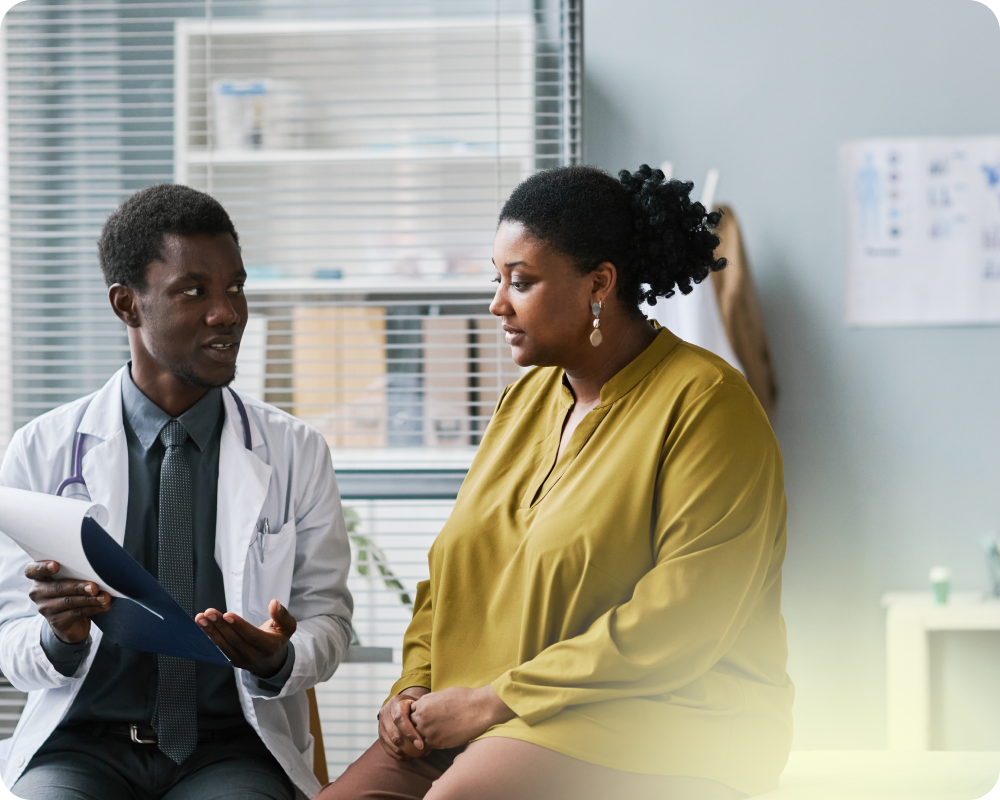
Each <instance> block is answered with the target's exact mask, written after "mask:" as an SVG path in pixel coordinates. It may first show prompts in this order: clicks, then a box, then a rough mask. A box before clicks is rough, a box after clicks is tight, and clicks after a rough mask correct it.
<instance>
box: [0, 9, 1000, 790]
mask: <svg viewBox="0 0 1000 800" xmlns="http://www.w3.org/2000/svg"><path fill="white" fill-rule="evenodd" d="M2 33H3V39H2V44H3V48H4V49H3V57H2V59H0V69H2V70H3V85H4V86H5V87H6V92H5V93H3V106H2V108H0V115H2V116H0V202H2V203H3V207H2V210H0V213H2V219H0V446H3V445H5V444H6V442H7V441H8V440H9V437H10V434H11V433H12V431H13V430H15V429H16V428H18V427H20V426H21V425H23V424H24V423H25V422H26V421H28V420H30V419H32V418H33V417H34V416H36V415H38V414H40V413H43V412H44V411H46V410H48V409H50V408H53V407H55V406H56V405H58V404H60V403H63V402H66V401H68V400H71V399H74V398H76V397H78V396H80V395H82V394H85V393H88V392H91V391H94V390H95V389H96V388H98V387H99V386H101V385H102V384H103V383H104V382H105V381H106V380H107V378H108V377H109V376H110V375H111V374H112V373H113V372H114V371H115V370H116V369H117V368H118V367H119V366H120V365H121V364H122V363H123V362H124V361H125V360H126V359H127V345H126V339H125V335H124V332H123V330H122V328H121V325H120V324H119V323H118V322H117V321H116V320H115V318H114V316H113V315H112V314H111V312H110V309H109V308H108V305H107V301H106V290H105V288H104V285H103V281H102V279H101V275H100V270H99V267H98V264H97V254H96V246H95V243H96V239H97V236H98V235H99V232H100V228H101V225H102V224H103V221H104V219H105V218H106V217H107V215H108V214H109V213H110V212H111V211H112V210H113V209H114V208H115V207H116V206H117V204H118V203H120V202H121V201H122V200H123V199H124V198H125V197H126V196H128V195H129V194H131V193H132V192H134V191H137V190H138V189H141V188H143V187H145V186H148V185H151V184H154V183H159V182H163V181H178V182H183V183H187V184H189V185H191V186H194V187H196V188H199V189H203V190H205V191H208V192H210V193H211V194H213V195H214V196H216V197H217V198H218V199H219V200H220V201H221V202H222V203H223V204H224V205H225V206H226V208H227V209H228V211H229V212H230V214H231V215H232V217H233V219H234V222H235V224H236V227H237V230H238V231H239V233H240V236H241V242H242V245H243V256H244V261H245V263H246V266H247V271H248V274H249V279H248V282H247V286H246V290H247V294H248V296H249V299H250V307H251V322H250V324H249V325H248V328H247V331H246V334H245V338H244V342H243V345H242V348H241V354H240V375H239V377H238V379H237V383H236V389H237V391H240V392H242V393H246V394H248V395H252V396H256V397H260V398H262V399H264V400H266V401H267V402H270V403H274V404H276V405H278V406H280V407H282V408H284V409H286V410H287V411H289V412H290V413H293V414H295V415H297V416H299V417H302V418H304V419H306V420H308V421H309V422H310V423H312V424H313V425H315V426H316V427H317V428H319V429H320V430H321V431H322V433H323V434H324V436H325V437H326V439H327V441H328V442H329V444H330V447H331V452H332V457H333V460H334V466H335V468H336V469H337V473H338V478H339V480H340V484H341V490H342V493H343V495H344V503H345V506H346V507H347V508H348V509H349V513H348V522H349V528H350V529H351V533H352V541H353V544H354V548H355V564H356V567H355V569H354V572H353V574H352V579H351V588H352V591H354V593H355V598H356V602H357V618H356V627H357V631H358V645H359V648H357V649H356V652H357V653H358V658H357V660H356V661H355V662H352V663H348V664H345V665H343V666H342V668H341V669H340V671H338V673H337V675H336V676H335V677H334V678H333V679H332V680H331V681H329V682H328V683H327V684H325V685H323V686H321V687H319V690H318V695H319V698H320V709H321V717H322V721H323V732H324V739H325V741H326V750H327V759H328V762H329V767H330V772H331V775H336V774H339V772H340V771H342V769H343V768H344V767H345V766H346V764H348V763H350V762H351V761H352V760H353V759H354V758H355V757H356V756H357V755H358V754H360V752H361V751H362V750H363V749H365V748H366V747H367V746H368V745H369V744H370V743H371V741H372V740H373V738H374V736H375V725H374V710H375V709H376V708H377V707H378V706H379V705H380V704H381V702H382V699H383V697H384V694H385V692H386V691H387V690H388V688H389V687H390V686H391V684H392V682H393V680H394V678H395V677H396V676H397V675H398V669H399V668H398V663H399V660H400V652H399V646H400V643H401V637H402V632H403V630H404V629H405V626H406V622H407V620H408V616H409V605H410V603H411V601H412V598H413V590H414V587H415V584H416V582H417V581H418V580H421V579H422V578H423V577H424V576H425V573H426V561H425V555H426V550H427V548H428V547H429V545H430V543H431V542H432V541H433V537H434V535H435V534H436V532H437V530H438V529H439V528H440V526H441V524H442V522H443V520H444V519H445V518H446V517H447V514H448V512H449V510H450V507H451V502H452V499H453V497H454V494H455V492H456V491H457V487H458V485H459V484H460V482H461V479H462V476H463V475H464V472H465V470H466V469H467V467H468V464H469V463H470V462H471V459H472V456H473V455H474V453H475V448H476V445H477V444H478V441H479V437H480V435H481V432H482V430H483V429H484V428H485V425H486V424H487V422H488V420H489V416H490V414H491V413H492V409H493V405H494V404H495V402H496V399H497V396H498V393H499V391H500V390H501V389H502V387H503V386H505V385H506V384H508V383H510V382H512V381H513V380H516V378H517V377H518V374H519V371H518V369H517V367H516V366H515V365H514V364H513V363H512V362H511V361H510V358H509V352H508V349H507V348H506V346H505V345H504V344H503V340H502V337H501V336H500V333H501V332H500V330H499V328H498V324H497V321H496V320H495V319H494V318H493V317H492V316H491V315H490V314H489V312H488V308H487V306H488V303H489V300H490V298H491V297H492V284H491V283H490V281H491V279H492V277H493V269H492V265H491V263H490V254H491V248H492V237H493V231H494V227H495V220H496V215H497V212H498V211H499V208H500V206H501V205H502V204H503V202H504V200H505V199H506V197H507V195H508V194H509V193H510V191H511V189H512V188H513V187H514V186H515V185H516V184H517V183H518V182H519V181H520V180H522V179H523V178H525V177H527V176H528V175H530V174H531V173H532V172H534V171H536V170H539V169H544V168H548V167H552V166H558V165H562V164H571V163H589V164H594V165H597V166H599V167H602V168H605V169H607V170H609V171H611V172H617V170H619V169H622V168H626V167H627V168H629V169H635V168H636V167H637V166H638V165H639V164H641V163H649V164H652V165H654V166H655V165H658V164H660V163H661V162H664V161H669V162H670V163H671V164H672V166H673V170H674V176H675V177H678V178H682V179H685V180H688V179H690V180H693V181H694V182H695V184H696V185H695V196H700V195H701V193H702V192H704V191H705V189H706V188H710V187H706V185H705V184H706V183H707V182H711V181H709V180H708V179H707V178H706V176H707V175H709V170H712V169H714V170H717V176H718V185H717V190H716V191H715V193H714V196H715V199H716V200H717V201H719V202H725V203H726V204H727V205H728V206H730V207H731V208H732V209H733V210H734V212H735V214H736V215H737V217H738V219H739V222H740V230H741V235H742V241H743V245H744V247H745V251H746V256H747V260H748V262H749V263H751V264H752V267H753V274H754V281H755V284H756V295H757V297H759V303H760V309H761V316H762V321H763V326H764V328H766V331H767V340H768V342H769V345H770V354H771V359H772V362H773V373H774V375H775V376H776V378H777V385H778V386H779V387H780V391H779V395H778V399H777V404H776V406H775V410H774V414H773V423H774V427H775V430H776V433H777V435H778V439H779V441H780V443H781V446H782V449H783V452H784V457H785V467H786V490H787V494H788V500H789V519H788V531H789V537H788V541H789V548H788V555H787V559H786V568H785V595H784V614H785V619H786V621H787V624H788V634H789V647H790V660H789V672H790V674H791V676H792V678H793V680H794V681H795V683H796V685H797V690H798V694H797V699H796V706H795V726H796V732H795V747H796V748H799V749H880V748H884V747H886V746H887V744H888V743H889V738H888V733H887V715H886V706H887V696H888V685H887V677H886V668H887V664H886V609H885V608H884V607H883V605H882V602H881V601H882V598H883V596H884V595H885V594H886V593H887V592H898V591H923V592H929V590H930V584H929V582H928V570H929V569H930V568H931V567H933V566H936V565H948V566H950V567H951V570H952V584H953V591H954V595H955V597H956V598H957V597H958V596H959V595H960V594H961V593H962V592H972V593H980V594H982V593H987V594H988V593H989V592H990V591H991V590H992V582H991V578H990V574H989V572H988V569H987V561H986V559H985V557H984V554H983V550H982V547H981V544H980V541H979V538H980V536H981V535H982V534H985V533H988V532H990V531H993V530H996V529H1000V498H998V493H997V491H996V486H997V484H998V482H1000V450H998V445H1000V413H998V410H997V409H998V399H997V398H1000V371H998V369H997V363H998V360H1000V328H997V327H996V325H995V324H976V325H934V326H919V325H909V326H905V325H902V326H900V325H897V326H891V327H858V326H853V325H848V324H847V323H846V321H845V320H846V316H845V286H846V284H845V281H846V278H845V274H846V270H845V262H846V258H847V222H846V214H845V207H846V203H845V193H844V191H843V187H842V185H841V179H840V172H839V169H840V167H839V162H838V148H839V147H840V146H841V145H842V144H844V143H845V142H847V141H850V140H856V139H867V138H871V137H921V136H971V135H998V136H1000V104H998V103H997V102H996V97H997V94H996V92H997V89H996V87H997V86H998V85H1000V83H998V79H1000V25H998V23H997V20H996V18H995V17H994V16H993V14H992V13H991V12H990V11H989V10H988V9H987V8H986V7H985V6H982V5H980V4H978V3H975V2H972V0H840V1H839V2H837V3H835V4H834V3H826V4H823V3H802V2H793V0H762V2H758V3H753V4H748V3H743V2H739V1H738V0H717V1H716V2H714V3H712V4H704V3H690V2H687V3H682V2H675V0H616V1H615V2H610V0H585V2H584V1H583V0H417V1H415V2H406V1H405V0H368V1H367V2H360V1H359V0H198V1H197V2H196V1H195V0H186V2H173V3H169V2H159V0H132V2H128V1H127V0H25V2H22V3H20V4H19V5H17V6H16V7H15V8H14V9H13V10H12V11H11V12H9V13H8V14H7V16H6V17H5V18H4V22H3V27H2ZM737 349H738V348H737ZM963 596H964V595H963ZM928 642H929V650H928V658H929V677H928V680H929V684H930V688H929V699H928V703H929V707H930V712H929V713H930V718H929V723H928V725H929V730H928V741H927V746H929V747H931V748H933V749H952V750H985V749H994V750H996V749H1000V686H998V685H997V682H996V680H995V677H994V676H995V672H996V670H995V665H996V664H997V663H998V662H1000V632H998V631H978V632H970V631H966V630H953V631H946V632H935V633H931V634H930V635H929V637H928ZM386 659H391V660H393V661H395V663H390V662H389V661H387V660H386ZM0 694H2V695H3V697H2V699H0V703H5V704H6V705H5V706H4V707H3V708H0V724H6V725H7V726H8V727H7V730H8V731H9V730H10V729H11V726H12V724H13V723H14V722H15V721H16V718H17V715H18V713H19V704H20V702H21V700H20V699H19V696H18V695H17V693H15V692H12V691H10V690H6V694H3V692H0Z"/></svg>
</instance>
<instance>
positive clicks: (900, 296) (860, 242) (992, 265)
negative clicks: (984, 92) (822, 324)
mask: <svg viewBox="0 0 1000 800" xmlns="http://www.w3.org/2000/svg"><path fill="white" fill-rule="evenodd" d="M840 155H841V171H842V177H843V185H844V191H845V193H846V197H847V238H848V241H847V321H848V323H849V324H853V325H963V324H984V323H1000V137H986V136H983V137H966V138H950V139H949V138H921V139H870V140H865V141H855V142H849V143H847V144H845V145H844V146H843V147H842V148H841V154H840Z"/></svg>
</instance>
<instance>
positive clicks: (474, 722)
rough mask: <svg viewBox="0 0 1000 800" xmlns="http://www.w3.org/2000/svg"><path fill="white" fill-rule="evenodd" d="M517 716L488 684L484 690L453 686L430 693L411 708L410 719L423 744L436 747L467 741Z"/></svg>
mask: <svg viewBox="0 0 1000 800" xmlns="http://www.w3.org/2000/svg"><path fill="white" fill-rule="evenodd" d="M516 716H517V714H515V713H514V712H513V711H511V710H510V707H509V706H508V705H507V704H506V703H505V702H504V701H503V700H501V699H500V698H499V697H498V696H497V693H496V692H495V691H493V687H492V686H490V685H489V684H487V685H486V686H483V687H482V688H481V689H466V688H465V687H464V686H453V687H452V688H450V689H444V690H442V691H440V692H431V693H430V694H425V695H424V696H423V697H421V698H420V699H419V700H418V701H417V702H416V703H414V704H413V707H412V708H411V709H410V719H411V720H413V724H414V725H415V726H416V728H417V732H418V733H419V734H420V735H421V736H422V737H423V739H424V745H425V746H426V747H428V748H430V749H433V750H440V749H443V748H447V747H458V746H460V745H463V744H468V743H469V742H471V741H472V740H473V739H475V738H476V737H477V736H482V735H483V734H484V733H486V731H488V730H489V729H490V728H492V727H493V726H494V725H499V724H500V723H501V722H506V721H507V720H510V719H514V717H516Z"/></svg>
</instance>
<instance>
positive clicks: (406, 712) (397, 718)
mask: <svg viewBox="0 0 1000 800" xmlns="http://www.w3.org/2000/svg"><path fill="white" fill-rule="evenodd" d="M394 699H395V700H396V702H390V703H389V706H390V712H389V713H390V715H391V716H392V722H393V724H394V725H395V726H396V729H397V730H398V731H399V732H400V733H401V734H402V735H403V736H405V737H406V738H407V739H408V740H409V741H410V742H411V743H412V744H413V746H414V747H415V748H416V749H417V750H419V751H421V752H422V751H423V749H424V743H423V740H422V739H421V736H420V734H419V733H418V732H417V729H416V728H415V727H414V726H413V723H412V722H411V721H410V709H411V708H412V706H413V701H411V700H409V699H408V698H394Z"/></svg>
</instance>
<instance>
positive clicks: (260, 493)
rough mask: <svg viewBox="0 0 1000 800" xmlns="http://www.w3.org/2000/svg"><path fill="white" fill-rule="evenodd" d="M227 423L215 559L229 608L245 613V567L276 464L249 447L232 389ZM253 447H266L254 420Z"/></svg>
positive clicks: (226, 394)
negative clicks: (272, 464)
mask: <svg viewBox="0 0 1000 800" xmlns="http://www.w3.org/2000/svg"><path fill="white" fill-rule="evenodd" d="M222 397H223V403H224V405H225V408H226V423H225V426H224V427H223V430H222V441H221V442H220V445H219V494H218V501H217V510H216V521H215V560H216V561H217V562H218V564H219V569H221V570H222V577H223V582H224V583H225V586H226V608H227V609H228V610H229V611H232V612H233V613H235V614H239V615H241V616H243V615H244V614H245V613H246V610H245V609H244V608H243V577H244V575H243V570H244V566H245V565H246V555H247V547H248V546H249V545H250V540H251V539H252V538H253V534H254V531H255V530H256V526H257V521H258V519H259V518H260V514H261V510H262V509H263V507H264V500H265V499H266V498H267V490H268V487H269V486H270V483H271V467H270V465H269V464H267V462H265V461H263V460H262V459H261V458H260V457H259V456H258V455H256V453H255V452H253V451H251V450H247V449H246V445H245V444H244V440H243V423H242V420H241V419H240V414H239V411H238V410H237V408H236V403H235V402H234V401H233V398H232V395H231V394H230V393H229V391H228V390H223V392H222ZM250 434H251V438H252V440H253V446H254V451H263V448H262V444H263V443H262V442H261V436H260V430H259V429H258V428H257V426H256V425H255V424H254V420H253V418H251V419H250Z"/></svg>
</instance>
